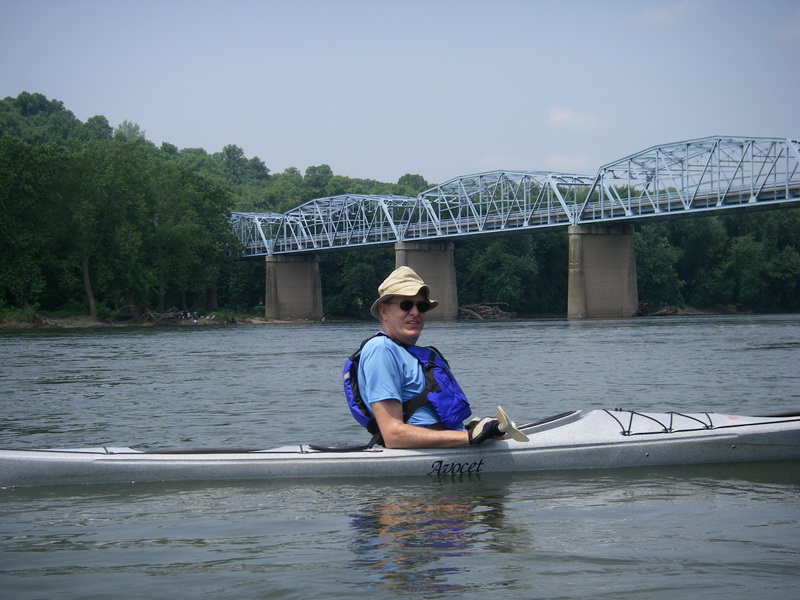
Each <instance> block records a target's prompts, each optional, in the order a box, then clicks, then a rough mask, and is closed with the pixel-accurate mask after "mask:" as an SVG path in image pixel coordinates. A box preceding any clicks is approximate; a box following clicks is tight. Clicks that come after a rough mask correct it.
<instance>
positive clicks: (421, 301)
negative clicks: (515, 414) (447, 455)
mask: <svg viewBox="0 0 800 600" xmlns="http://www.w3.org/2000/svg"><path fill="white" fill-rule="evenodd" d="M378 296H379V297H378V299H377V300H376V301H375V302H374V304H373V305H372V308H371V310H370V312H371V314H372V316H374V317H375V318H376V319H378V320H379V321H380V322H381V330H380V332H378V334H376V335H375V336H373V337H371V338H369V339H368V340H366V341H365V342H364V343H363V344H362V346H361V348H360V350H359V352H357V353H356V354H354V355H353V356H352V357H351V359H350V361H349V363H348V364H349V365H357V368H356V369H351V368H350V367H349V366H348V367H346V368H345V373H344V375H345V393H346V395H347V396H348V402H349V403H350V408H351V411H352V412H353V415H354V416H355V417H356V419H357V420H358V421H359V422H360V423H361V424H362V425H364V426H366V427H367V428H368V429H370V431H371V432H372V433H374V434H376V436H377V435H379V436H380V438H382V443H383V445H384V446H385V447H387V448H446V447H453V446H464V445H468V444H480V443H482V442H484V441H486V440H487V439H491V438H496V439H501V438H502V437H503V434H502V433H501V432H500V429H499V426H498V422H497V420H496V419H492V418H485V419H480V420H478V419H476V420H473V422H471V423H470V424H469V426H468V427H464V424H463V422H464V420H465V419H467V418H468V417H469V416H470V414H471V411H470V408H469V402H468V401H467V399H466V396H465V395H464V393H463V391H462V390H461V388H460V386H458V384H457V383H456V381H455V378H454V377H453V375H452V373H451V372H450V369H449V366H448V365H447V361H445V360H444V358H443V357H442V356H441V355H440V354H439V353H438V351H436V350H434V349H432V348H422V347H419V346H417V345H416V343H417V340H418V339H419V337H420V334H421V333H422V329H423V328H424V327H425V319H426V316H427V313H428V311H430V310H432V309H434V308H436V307H437V306H438V304H439V303H438V302H437V301H436V300H431V298H430V288H429V286H428V285H426V284H425V282H424V281H422V279H421V278H420V277H419V275H417V273H416V272H415V271H414V270H413V269H411V268H410V267H399V268H397V269H395V270H394V271H392V273H391V274H390V275H389V276H388V277H387V278H386V279H385V280H384V281H383V282H382V283H381V284H380V286H379V287H378ZM353 379H355V381H353ZM434 379H435V383H433V380H434Z"/></svg>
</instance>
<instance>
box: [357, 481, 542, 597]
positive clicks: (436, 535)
mask: <svg viewBox="0 0 800 600" xmlns="http://www.w3.org/2000/svg"><path fill="white" fill-rule="evenodd" d="M460 483H463V482H460ZM373 491H374V494H371V497H370V499H369V500H368V504H367V505H366V506H365V507H364V510H363V511H361V512H360V513H359V514H357V515H353V518H352V521H351V526H352V527H353V529H354V530H355V532H356V537H355V539H354V541H353V552H354V554H355V555H356V560H355V561H354V563H355V566H356V567H357V568H358V569H359V570H363V571H365V572H367V573H369V574H370V575H369V576H370V578H373V577H376V578H377V585H378V586H379V587H380V588H382V589H383V590H384V591H387V592H390V593H396V594H409V593H413V594H415V595H420V594H422V595H424V596H425V597H430V596H428V594H431V595H434V594H441V593H445V592H449V593H453V592H463V591H466V590H467V588H469V587H471V586H470V585H469V584H467V583H466V580H467V579H468V576H469V574H470V571H472V570H473V568H474V566H475V563H474V562H473V561H471V560H468V557H470V556H474V557H481V556H485V554H486V552H487V550H488V549H490V548H494V547H497V546H502V545H503V544H504V542H503V539H504V536H506V535H513V536H514V539H515V540H516V543H518V544H519V543H521V544H522V545H523V546H524V545H526V544H525V543H524V542H523V540H522V538H524V536H523V535H522V534H521V532H519V531H513V532H509V531H507V530H506V526H505V524H504V521H505V519H504V505H503V496H502V494H501V495H499V496H498V494H497V490H493V493H492V494H491V497H489V496H487V495H485V494H481V493H477V494H476V493H474V492H475V490H474V489H473V488H472V486H469V485H468V486H466V488H464V487H462V488H460V489H452V490H450V491H447V490H443V489H441V488H440V487H438V486H437V487H436V488H433V489H430V488H429V489H426V490H422V489H420V490H419V493H413V492H412V493H400V494H398V491H397V488H392V489H381V490H373ZM470 565H471V566H470Z"/></svg>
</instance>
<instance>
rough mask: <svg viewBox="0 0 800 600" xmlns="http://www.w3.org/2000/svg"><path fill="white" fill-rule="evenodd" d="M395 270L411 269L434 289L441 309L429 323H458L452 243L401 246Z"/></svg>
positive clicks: (438, 309)
mask: <svg viewBox="0 0 800 600" xmlns="http://www.w3.org/2000/svg"><path fill="white" fill-rule="evenodd" d="M394 249H395V268H397V267H403V266H407V267H411V268H412V269H414V270H415V271H416V272H417V274H418V275H419V276H420V277H422V280H423V281H424V282H425V283H427V284H428V286H430V288H431V297H432V298H433V299H434V300H438V301H439V306H437V307H436V309H435V310H433V311H431V312H430V313H428V314H429V315H430V316H429V317H428V320H429V321H446V320H453V319H458V288H457V286H456V266H455V261H454V259H453V243H452V242H400V243H397V244H395V245H394Z"/></svg>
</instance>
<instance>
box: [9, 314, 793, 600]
mask: <svg viewBox="0 0 800 600" xmlns="http://www.w3.org/2000/svg"><path fill="white" fill-rule="evenodd" d="M373 329H374V327H373V326H372V325H371V324H369V323H356V324H353V323H348V324H341V323H319V324H289V325H266V326H265V325H239V326H231V327H220V328H216V327H181V328H168V329H152V328H142V329H131V328H125V329H90V330H86V329H85V330H48V331H23V332H18V331H17V332H1V333H0V357H2V360H0V418H1V419H2V420H0V447H2V448H35V447H50V448H57V447H81V446H98V445H106V444H108V445H115V446H120V445H131V446H135V447H139V448H154V447H181V446H183V447H198V446H205V447H215V446H216V447H220V446H237V447H262V448H263V447H271V446H276V445H281V444H284V443H292V442H306V441H314V440H319V439H323V440H331V439H344V440H357V439H365V438H366V436H365V435H364V433H363V430H361V429H360V428H359V427H358V426H357V425H356V424H355V422H354V421H352V418H351V417H350V416H349V414H348V413H347V411H346V409H345V407H344V400H343V397H342V394H341V391H340V370H341V364H342V362H343V360H344V358H345V357H346V355H347V354H349V353H350V352H351V351H352V350H353V349H355V348H356V347H357V346H358V344H359V343H360V341H361V340H362V339H363V338H365V337H367V336H369V335H370V334H371V333H373ZM420 341H421V343H426V344H433V345H435V346H437V347H438V348H439V349H440V350H442V352H443V353H444V354H445V355H446V356H447V357H448V359H449V360H450V363H451V365H452V366H453V368H454V371H455V372H456V374H457V375H458V377H459V380H460V381H461V383H462V386H463V387H464V388H465V390H466V391H467V393H468V395H469V396H470V399H471V402H472V404H473V408H474V410H475V412H476V413H479V414H489V413H491V412H492V408H493V406H494V405H495V404H497V403H500V404H502V405H503V406H504V407H505V408H506V409H507V410H508V412H509V413H510V414H511V415H512V417H514V418H515V419H516V420H517V421H518V422H527V421H531V420H534V419H536V418H540V417H544V416H548V415H551V414H555V413H558V412H562V411H564V410H568V409H573V408H583V409H589V408H614V407H622V408H634V409H644V410H659V411H660V410H683V411H721V412H730V413H740V414H759V413H769V412H778V411H785V410H798V409H800V369H798V367H799V366H800V316H798V315H788V316H787V315H782V316H735V317H728V316H693V317H669V318H659V319H631V320H602V321H579V322H569V321H565V320H530V321H511V322H482V323H481V322H478V323H476V322H455V323H429V324H428V326H427V328H426V331H425V333H424V334H423V337H422V339H421V340H420ZM799 567H800V463H798V462H789V463H777V464H765V465H729V466H711V467H673V468H660V469H633V470H618V471H612V470H609V471H595V472H592V471H587V472H563V473H547V474H542V473H536V474H517V475H510V476H498V475H494V476H483V475H480V476H470V477H463V478H443V479H429V478H409V479H408V480H399V481H398V480H396V479H391V480H370V481H359V480H356V479H353V480H342V481H335V482H324V483H323V482H314V481H308V482H299V483H298V482H293V483H286V482H284V483H274V482H273V483H270V482H227V483H211V484H208V483H180V484H176V483H162V484H137V485H109V486H89V487H69V486H67V487H61V488H56V487H53V488H46V487H45V488H29V489H9V490H0V589H2V590H3V593H4V595H6V596H7V597H9V598H15V599H25V598H31V599H32V598H48V599H49V598H56V597H57V598H76V599H77V598H81V599H88V598H103V599H105V598H109V597H113V598H115V600H121V599H126V598H153V597H164V596H168V595H175V596H179V597H181V598H206V597H207V598H214V599H215V600H218V599H221V598H231V599H249V598H259V599H272V598H275V599H277V598H303V599H308V598H342V599H360V598H365V599H366V598H369V599H370V600H374V599H381V598H397V597H408V598H480V599H484V598H487V597H498V598H503V599H504V600H505V599H530V598H554V599H555V598H614V599H616V598H637V599H639V598H654V599H660V598H665V599H666V598H670V599H673V598H675V597H680V598H708V599H712V598H713V599H717V598H719V599H725V600H731V599H733V598H753V597H757V598H760V599H764V598H775V599H778V600H785V599H786V598H790V597H796V593H797V589H799V588H800V568H799Z"/></svg>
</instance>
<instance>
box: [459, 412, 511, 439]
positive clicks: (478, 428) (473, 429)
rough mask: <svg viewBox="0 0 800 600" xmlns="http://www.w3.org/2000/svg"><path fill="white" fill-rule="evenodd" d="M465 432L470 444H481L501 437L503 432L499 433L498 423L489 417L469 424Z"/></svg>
mask: <svg viewBox="0 0 800 600" xmlns="http://www.w3.org/2000/svg"><path fill="white" fill-rule="evenodd" d="M467 430H468V431H469V443H470V444H481V443H483V442H485V441H486V440H488V439H491V438H496V437H502V436H503V432H502V431H500V423H498V422H497V419H492V418H491V417H486V418H485V419H481V420H480V421H475V422H474V423H470V424H469V425H467Z"/></svg>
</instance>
